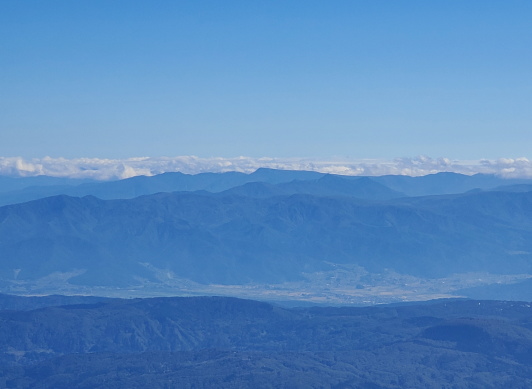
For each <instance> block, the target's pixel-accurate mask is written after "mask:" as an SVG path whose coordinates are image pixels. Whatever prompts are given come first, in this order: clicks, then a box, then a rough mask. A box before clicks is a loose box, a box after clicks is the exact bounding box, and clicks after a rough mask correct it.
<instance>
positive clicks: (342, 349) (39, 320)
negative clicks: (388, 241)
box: [0, 296, 532, 388]
mask: <svg viewBox="0 0 532 389" xmlns="http://www.w3.org/2000/svg"><path fill="white" fill-rule="evenodd" d="M8 298H11V297H9V296H0V300H5V299H8ZM19 299H20V298H19ZM43 301H45V300H42V299H41V300H39V299H38V298H28V300H27V301H26V302H25V304H23V308H24V310H13V309H3V310H1V311H0V351H1V359H0V362H1V364H0V377H1V378H0V387H2V388H4V387H5V388H73V387H76V388H95V387H105V388H148V387H149V388H174V387H179V388H280V387H281V388H283V387H285V388H312V387H314V388H354V387H356V388H406V387H409V388H417V387H419V388H427V387H438V388H451V387H452V388H500V387H508V388H510V387H511V388H527V387H531V386H532V309H531V304H530V303H525V302H508V301H506V302H503V301H478V300H438V301H431V302H428V303H423V304H411V305H395V306H375V307H365V308H352V307H339V308H332V307H321V308H317V307H314V308H291V309H288V308H281V307H278V306H274V305H271V304H267V303H263V302H257V301H252V300H241V299H236V298H227V297H193V298H152V299H131V300H104V299H102V300H98V301H94V300H93V299H87V300H86V301H85V300H83V298H77V299H76V300H74V301H73V303H74V304H72V305H57V304H58V303H59V304H60V303H61V302H60V301H58V300H57V299H51V300H46V301H47V302H48V304H49V305H48V306H44V305H46V304H44V303H43ZM32 304H37V306H39V308H37V309H31V305H32ZM7 305H9V304H7ZM3 306H6V304H3Z"/></svg>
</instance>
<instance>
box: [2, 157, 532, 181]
mask: <svg viewBox="0 0 532 389" xmlns="http://www.w3.org/2000/svg"><path fill="white" fill-rule="evenodd" d="M260 167H267V168H272V169H284V170H312V171H319V172H324V173H333V174H343V175H356V176H361V175H367V176H379V175H385V174H400V175H410V176H421V175H426V174H433V173H438V172H455V173H463V174H475V173H488V174H497V175H500V176H504V177H512V178H518V177H522V178H532V162H531V161H529V160H528V159H527V158H501V159H497V160H478V161H460V160H450V159H448V158H437V159H434V158H430V157H426V156H419V157H415V158H396V159H393V160H370V159H365V160H355V159H352V160H350V159H344V160H340V159H331V160H322V159H311V158H308V159H304V158H268V157H264V158H252V157H236V158H199V157H195V156H179V157H159V158H150V157H139V158H127V159H100V158H76V159H66V158H51V157H44V158H33V159H23V158H21V157H0V175H6V176H23V177H28V176H37V175H47V176H54V177H71V178H92V179H97V180H111V179H122V178H129V177H133V176H138V175H146V176H151V175H155V174H160V173H164V172H182V173H188V174H196V173H203V172H228V171H237V172H244V173H251V172H253V171H255V170H256V169H258V168H260Z"/></svg>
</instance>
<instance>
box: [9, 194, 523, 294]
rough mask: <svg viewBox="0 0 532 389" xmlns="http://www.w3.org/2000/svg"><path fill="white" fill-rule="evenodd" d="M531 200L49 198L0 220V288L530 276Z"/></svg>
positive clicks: (12, 208)
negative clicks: (316, 275)
mask: <svg viewBox="0 0 532 389" xmlns="http://www.w3.org/2000/svg"><path fill="white" fill-rule="evenodd" d="M531 212H532V192H525V193H505V192H481V193H470V194H464V195H454V196H429V197H424V198H408V199H396V200H390V201H388V202H384V201H383V202H367V201H362V200H357V199H352V198H347V197H320V196H311V195H291V196H275V197H269V198H252V197H243V196H236V195H230V194H227V195H222V194H209V193H191V192H185V193H172V194H170V193H161V194H156V195H150V196H142V197H138V198H135V199H130V200H99V199H97V198H95V197H84V198H74V197H68V196H57V197H50V198H45V199H41V200H36V201H32V202H28V203H23V204H15V205H10V206H4V207H1V208H0V250H1V252H2V257H3V260H2V261H1V263H0V266H1V268H0V271H1V274H2V278H5V279H13V277H14V271H15V269H21V270H20V271H19V273H18V274H17V277H18V279H25V278H29V279H32V278H35V277H43V276H45V275H48V274H50V273H52V272H54V271H61V272H71V271H75V270H80V269H84V270H85V273H84V274H82V275H79V276H77V277H74V278H73V279H72V282H80V283H83V284H85V283H87V284H92V285H93V284H97V283H104V284H113V283H118V284H120V285H123V284H128V283H131V282H134V279H135V277H141V278H146V279H148V280H152V281H157V280H156V278H154V277H155V276H154V274H153V272H152V271H151V270H149V269H148V268H147V267H146V264H147V263H148V264H150V265H152V266H155V267H156V268H162V269H168V270H169V271H172V272H174V273H175V275H177V276H179V277H183V278H189V279H192V280H194V281H197V282H201V283H246V282H250V281H253V282H274V281H277V282H279V281H282V280H294V279H298V278H299V277H300V275H301V273H302V272H304V271H305V272H309V271H319V270H323V269H327V268H328V265H327V264H326V263H325V262H326V261H327V262H333V263H350V264H357V265H360V266H363V267H365V268H367V269H368V270H369V271H372V272H378V271H382V270H383V269H385V268H392V269H394V270H396V271H398V272H402V273H406V274H413V275H416V276H420V277H434V276H443V275H448V274H450V273H453V272H468V271H490V272H495V273H503V274H508V273H529V272H531V271H532V269H531V266H532V265H531V264H532V261H531V257H530V256H531V254H530V253H531V252H532V218H531V217H530V216H531Z"/></svg>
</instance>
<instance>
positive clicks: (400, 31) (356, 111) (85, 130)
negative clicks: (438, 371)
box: [0, 0, 532, 159]
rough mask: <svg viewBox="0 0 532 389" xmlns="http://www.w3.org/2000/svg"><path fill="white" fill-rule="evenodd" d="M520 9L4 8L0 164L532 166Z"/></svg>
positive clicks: (342, 4) (314, 4) (526, 40)
mask: <svg viewBox="0 0 532 389" xmlns="http://www.w3.org/2000/svg"><path fill="white" fill-rule="evenodd" d="M531 20H532V2H530V1H512V0H509V1H486V0H483V1H468V0H461V1H458V0H456V1H453V0H445V1H437V0H436V1H379V0H374V1H354V0H351V1H308V0H301V1H249V0H247V1H157V0H155V1H131V0H130V1H97V0H91V1H55V0H49V1H31V0H25V1H18V0H3V1H2V2H0V51H1V54H0V90H1V93H0V156H5V157H11V156H21V157H24V158H34V157H43V156H52V157H66V158H76V157H96V158H127V157H136V156H150V157H160V156H178V155H197V156H200V157H213V156H220V157H235V156H239V155H245V156H252V157H262V156H268V157H308V158H335V157H341V158H346V157H347V158H393V157H403V156H405V157H408V156H416V155H421V154H423V155H429V156H431V157H435V158H437V157H449V158H457V159H478V158H499V157H532V155H531V154H532V153H531V150H532V147H531V146H532V131H531V130H532V126H531V124H532V109H531V107H532V70H531V69H532V50H531V48H532V27H531V24H530V21H531Z"/></svg>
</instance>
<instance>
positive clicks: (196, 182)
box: [0, 168, 532, 205]
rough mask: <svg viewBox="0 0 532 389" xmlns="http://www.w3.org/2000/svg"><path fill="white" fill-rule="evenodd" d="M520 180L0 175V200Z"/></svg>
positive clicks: (436, 189) (458, 188)
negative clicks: (92, 178) (104, 178)
mask: <svg viewBox="0 0 532 389" xmlns="http://www.w3.org/2000/svg"><path fill="white" fill-rule="evenodd" d="M246 184H248V185H246ZM268 184H269V185H268ZM521 184H522V185H526V184H528V185H532V180H526V179H504V178H499V177H497V176H494V175H487V174H475V175H473V176H467V175H463V174H457V173H437V174H432V175H427V176H421V177H410V176H380V177H356V176H339V175H332V174H324V173H318V172H310V171H289V170H274V169H265V168H261V169H258V170H257V171H255V172H254V173H251V174H244V173H238V172H228V173H200V174H195V175H190V174H183V173H164V174H159V175H156V176H151V177H146V176H137V177H132V178H128V179H124V180H118V181H105V182H96V181H87V180H85V181H82V180H76V179H67V178H55V177H44V176H37V177H25V178H12V177H0V205H8V204H14V203H20V202H26V201H31V200H36V199H39V198H43V197H49V196H54V195H61V194H65V195H69V196H75V197H83V196H89V195H90V196H95V197H98V198H101V199H107V200H109V199H129V198H134V197H138V196H142V195H148V194H155V193H159V192H179V191H190V192H192V191H199V190H204V191H208V192H213V193H216V192H222V191H226V190H232V191H233V192H234V193H240V194H245V195H252V196H259V197H268V196H270V195H287V194H296V193H304V194H312V195H326V196H335V195H341V196H350V197H357V198H362V199H391V198H395V197H403V196H427V195H439V194H456V193H463V192H467V191H470V190H475V189H477V190H478V189H481V190H489V189H494V188H497V187H499V186H506V185H521ZM240 187H241V188H240Z"/></svg>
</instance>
